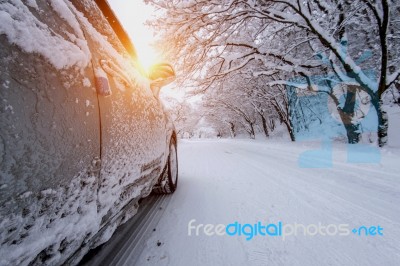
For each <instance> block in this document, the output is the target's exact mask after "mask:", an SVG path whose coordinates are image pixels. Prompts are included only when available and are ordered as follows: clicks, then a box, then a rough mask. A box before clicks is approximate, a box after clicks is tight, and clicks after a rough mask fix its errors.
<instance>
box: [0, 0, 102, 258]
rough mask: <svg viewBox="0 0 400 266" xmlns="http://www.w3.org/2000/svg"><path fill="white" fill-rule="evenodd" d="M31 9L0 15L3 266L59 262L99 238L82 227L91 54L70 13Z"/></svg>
mask: <svg viewBox="0 0 400 266" xmlns="http://www.w3.org/2000/svg"><path fill="white" fill-rule="evenodd" d="M33 2H35V1H29V3H28V2H25V1H24V2H21V1H6V2H2V3H1V5H0V10H1V14H2V20H1V23H2V25H1V27H0V32H1V34H0V58H1V63H0V206H1V208H0V244H1V247H0V264H8V265H18V264H28V263H29V262H32V261H34V262H35V263H38V264H41V263H45V262H46V263H49V261H51V260H54V259H57V260H61V259H62V258H63V257H65V256H68V255H69V254H71V253H72V252H74V251H75V250H74V248H78V247H79V246H80V244H81V243H82V241H83V240H84V239H85V238H86V237H89V236H90V235H91V234H92V233H93V231H91V230H96V229H97V230H98V227H96V224H95V223H93V222H88V221H89V220H90V221H92V220H93V215H92V214H93V212H94V213H96V210H97V200H96V199H97V189H98V183H99V165H96V164H97V162H98V159H99V157H100V130H99V129H100V116H99V106H98V101H97V94H96V91H95V78H94V70H93V68H92V66H91V65H90V54H89V50H88V46H87V43H86V41H85V38H84V36H83V34H82V32H81V31H80V27H79V24H77V22H76V20H74V19H73V18H74V16H73V15H71V18H72V19H70V20H68V19H66V18H68V17H66V15H69V14H71V13H68V12H69V9H68V8H67V6H65V5H63V4H59V5H57V6H54V4H53V2H52V3H49V2H48V1H37V2H35V3H34V4H33ZM10 25H12V27H9V26H10ZM88 219H89V220H88ZM89 224H90V225H91V226H88V225H89ZM32 243H34V246H32ZM50 264H51V263H50Z"/></svg>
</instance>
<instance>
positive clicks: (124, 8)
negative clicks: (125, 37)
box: [108, 0, 160, 68]
mask: <svg viewBox="0 0 400 266" xmlns="http://www.w3.org/2000/svg"><path fill="white" fill-rule="evenodd" d="M108 2H109V4H110V5H111V8H112V9H113V10H114V12H115V13H116V15H117V17H118V19H119V20H120V22H121V23H122V25H123V26H124V28H125V30H126V31H127V32H128V34H129V36H130V38H131V40H132V42H133V43H134V45H135V48H136V50H137V53H138V57H139V60H140V61H141V63H142V65H143V66H144V67H146V68H148V67H150V66H151V65H152V64H154V63H156V62H157V61H158V58H159V57H160V55H159V54H157V52H156V50H155V49H153V48H152V47H151V43H152V42H153V40H154V36H153V30H152V29H151V28H149V27H147V26H145V25H144V23H145V22H146V20H148V19H151V18H152V17H153V16H154V14H155V12H156V10H155V9H154V8H153V7H152V6H150V5H146V4H145V3H144V2H143V0H130V1H127V0H108Z"/></svg>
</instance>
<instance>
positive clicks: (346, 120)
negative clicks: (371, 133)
mask: <svg viewBox="0 0 400 266" xmlns="http://www.w3.org/2000/svg"><path fill="white" fill-rule="evenodd" d="M357 89H358V87H357V86H354V85H348V86H347V93H346V99H345V103H344V106H343V108H340V107H338V112H339V115H340V118H341V120H342V122H343V125H344V128H345V129H346V134H347V142H348V143H349V144H356V143H358V142H359V141H360V132H359V124H358V122H354V121H353V117H354V108H355V105H356V95H357ZM333 97H334V96H333ZM334 100H335V99H334ZM335 103H336V105H337V106H339V101H338V100H337V99H336V101H335Z"/></svg>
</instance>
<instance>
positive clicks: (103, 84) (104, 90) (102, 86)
mask: <svg viewBox="0 0 400 266" xmlns="http://www.w3.org/2000/svg"><path fill="white" fill-rule="evenodd" d="M95 76H96V89H97V93H98V94H100V95H103V96H110V95H111V94H112V91H111V86H110V82H109V79H108V76H111V77H113V78H118V79H119V80H121V81H122V82H123V83H124V85H125V86H126V87H130V86H131V85H132V82H131V79H130V78H129V77H128V76H127V75H126V74H125V73H124V71H123V70H122V69H121V68H120V67H118V66H117V65H116V64H115V63H113V62H112V61H108V60H105V59H100V68H97V69H96V70H95Z"/></svg>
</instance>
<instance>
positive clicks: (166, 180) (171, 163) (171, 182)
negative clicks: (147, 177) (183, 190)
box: [153, 138, 178, 194]
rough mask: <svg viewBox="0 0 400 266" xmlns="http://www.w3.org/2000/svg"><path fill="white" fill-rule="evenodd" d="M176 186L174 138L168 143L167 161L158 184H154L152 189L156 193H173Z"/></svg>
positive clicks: (176, 160) (176, 164)
mask: <svg viewBox="0 0 400 266" xmlns="http://www.w3.org/2000/svg"><path fill="white" fill-rule="evenodd" d="M177 186H178V154H177V150H176V140H175V138H172V139H171V143H170V144H169V156H168V162H167V165H166V166H165V169H164V171H163V174H162V178H161V181H160V183H159V184H157V185H156V186H155V188H154V189H153V191H154V192H155V193H157V194H171V193H174V191H175V190H176V187H177Z"/></svg>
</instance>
